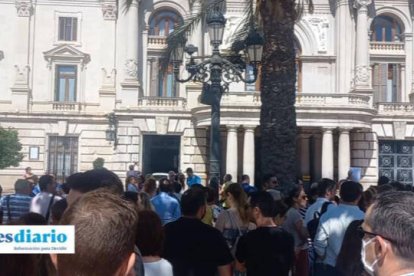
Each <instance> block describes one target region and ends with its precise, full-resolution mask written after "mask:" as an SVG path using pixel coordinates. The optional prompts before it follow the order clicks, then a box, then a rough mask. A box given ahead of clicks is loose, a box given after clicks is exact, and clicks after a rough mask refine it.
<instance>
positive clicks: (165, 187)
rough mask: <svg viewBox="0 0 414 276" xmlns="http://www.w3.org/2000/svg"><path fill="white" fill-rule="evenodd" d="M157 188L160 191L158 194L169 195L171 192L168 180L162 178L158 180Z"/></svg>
mask: <svg viewBox="0 0 414 276" xmlns="http://www.w3.org/2000/svg"><path fill="white" fill-rule="evenodd" d="M158 183H159V184H158V188H159V189H160V192H164V193H171V192H172V186H171V183H170V181H169V180H168V178H166V177H163V178H161V179H160V180H158Z"/></svg>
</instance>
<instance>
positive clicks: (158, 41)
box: [148, 35, 167, 49]
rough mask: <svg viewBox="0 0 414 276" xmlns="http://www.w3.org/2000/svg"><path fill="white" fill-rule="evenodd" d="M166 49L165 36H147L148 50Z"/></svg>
mask: <svg viewBox="0 0 414 276" xmlns="http://www.w3.org/2000/svg"><path fill="white" fill-rule="evenodd" d="M165 47H167V38H166V37H165V36H156V35H150V36H148V48H155V49H164V48H165Z"/></svg>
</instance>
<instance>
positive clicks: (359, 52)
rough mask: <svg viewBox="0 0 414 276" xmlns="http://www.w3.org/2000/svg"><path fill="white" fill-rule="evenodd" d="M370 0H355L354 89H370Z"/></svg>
mask: <svg viewBox="0 0 414 276" xmlns="http://www.w3.org/2000/svg"><path fill="white" fill-rule="evenodd" d="M371 3H372V0H355V1H354V7H355V8H356V9H357V14H358V15H357V34H356V38H357V39H356V47H355V49H356V65H355V75H354V90H370V89H371V80H370V76H371V67H370V66H369V54H368V53H369V47H368V46H369V45H368V6H369V5H371Z"/></svg>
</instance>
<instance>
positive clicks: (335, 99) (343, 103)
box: [221, 92, 370, 108]
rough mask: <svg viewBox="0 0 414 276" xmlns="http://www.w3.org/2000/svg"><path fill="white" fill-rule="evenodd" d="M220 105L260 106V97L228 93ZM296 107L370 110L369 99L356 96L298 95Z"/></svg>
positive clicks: (248, 93) (253, 94)
mask: <svg viewBox="0 0 414 276" xmlns="http://www.w3.org/2000/svg"><path fill="white" fill-rule="evenodd" d="M221 103H222V105H227V106H243V105H247V106H249V105H252V104H253V105H256V106H260V105H261V97H260V93H251V92H230V93H226V94H224V95H223V98H222V101H221ZM296 106H297V107H352V108H370V97H369V96H365V95H357V94H318V93H299V94H297V95H296Z"/></svg>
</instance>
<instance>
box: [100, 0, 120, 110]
mask: <svg viewBox="0 0 414 276" xmlns="http://www.w3.org/2000/svg"><path fill="white" fill-rule="evenodd" d="M101 5H102V15H103V19H104V22H103V25H102V28H101V32H102V34H101V50H102V52H103V53H108V55H107V56H106V58H104V59H101V70H102V83H101V88H100V89H99V101H100V106H101V108H103V109H105V110H112V109H114V108H115V97H116V83H115V82H116V69H115V68H116V64H115V55H114V54H110V53H115V49H116V43H115V37H116V30H115V29H116V23H115V22H116V19H117V14H118V6H117V4H116V1H115V0H105V1H103V2H102V4H101Z"/></svg>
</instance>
